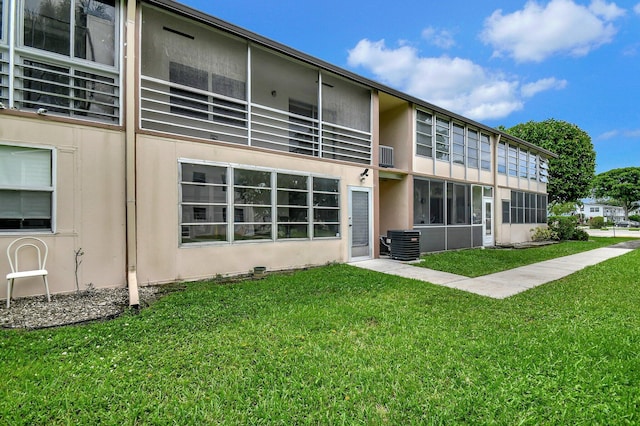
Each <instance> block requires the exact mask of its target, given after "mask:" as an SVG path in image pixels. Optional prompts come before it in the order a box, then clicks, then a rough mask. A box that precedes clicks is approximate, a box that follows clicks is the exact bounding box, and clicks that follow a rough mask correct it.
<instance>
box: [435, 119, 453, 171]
mask: <svg viewBox="0 0 640 426" xmlns="http://www.w3.org/2000/svg"><path fill="white" fill-rule="evenodd" d="M449 137H450V136H449V121H448V120H445V119H444V118H440V117H437V118H436V158H437V159H438V160H444V161H449V155H450V154H449V150H450V140H449Z"/></svg>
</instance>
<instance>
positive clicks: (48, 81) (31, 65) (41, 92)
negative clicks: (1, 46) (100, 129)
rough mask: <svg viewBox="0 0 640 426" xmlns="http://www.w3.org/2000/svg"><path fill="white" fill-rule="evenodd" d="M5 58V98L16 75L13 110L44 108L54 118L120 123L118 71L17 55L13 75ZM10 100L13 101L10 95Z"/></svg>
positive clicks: (3, 72) (3, 64)
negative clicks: (64, 116)
mask: <svg viewBox="0 0 640 426" xmlns="http://www.w3.org/2000/svg"><path fill="white" fill-rule="evenodd" d="M2 56H3V58H2V63H1V64H0V65H1V67H2V74H1V75H0V78H1V79H2V89H1V90H2V97H3V98H5V93H4V92H5V87H7V88H8V82H7V83H5V80H8V79H9V78H11V75H9V74H12V75H13V79H14V88H13V90H14V99H13V103H14V105H11V106H12V107H15V108H18V109H34V110H39V109H43V110H46V111H47V113H48V114H49V113H51V114H53V115H66V116H71V117H74V118H80V119H86V120H92V121H100V122H108V123H119V121H120V89H119V81H118V74H117V72H109V71H104V70H102V69H100V70H99V69H95V68H91V67H86V66H83V65H80V64H78V63H75V62H73V61H64V60H53V59H51V58H48V57H42V58H41V57H40V56H38V55H35V54H30V53H22V54H20V55H19V56H18V55H16V58H15V63H14V66H13V72H12V73H10V72H9V64H8V61H7V60H6V59H5V58H4V56H5V54H4V53H3V54H2ZM6 91H7V92H8V89H7V90H6ZM6 98H7V99H8V98H9V96H8V94H7V95H6Z"/></svg>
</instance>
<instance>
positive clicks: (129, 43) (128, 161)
mask: <svg viewBox="0 0 640 426" xmlns="http://www.w3.org/2000/svg"><path fill="white" fill-rule="evenodd" d="M126 4H127V10H126V14H127V15H126V24H125V35H124V37H125V38H124V41H125V43H124V49H125V55H124V65H125V67H124V70H125V76H124V78H125V85H124V86H121V87H125V167H126V170H125V173H126V176H125V180H126V182H125V185H126V189H125V191H126V239H127V242H126V244H127V253H126V256H127V287H128V288H129V306H132V307H138V306H139V305H140V297H139V294H138V276H137V253H138V252H137V238H136V235H137V226H136V132H135V128H136V98H135V94H136V90H135V88H136V86H137V85H136V84H135V82H136V4H137V2H135V1H128V2H126Z"/></svg>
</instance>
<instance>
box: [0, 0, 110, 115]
mask: <svg viewBox="0 0 640 426" xmlns="http://www.w3.org/2000/svg"><path fill="white" fill-rule="evenodd" d="M8 3H9V2H6V1H2V2H0V11H2V26H1V27H0V100H1V101H2V102H3V103H4V105H5V107H11V108H16V109H33V110H44V111H46V113H48V114H55V115H65V116H72V117H75V118H81V119H87V120H91V121H100V122H107V123H118V122H119V120H120V93H119V92H120V81H119V59H118V55H119V49H118V45H119V34H120V26H119V22H118V21H119V15H120V11H119V4H120V3H119V2H116V1H115V0H91V1H87V0H23V1H17V2H16V5H17V6H16V9H17V13H15V14H14V15H9V14H8V10H7V9H8ZM13 20H19V22H10V21H13ZM10 23H11V24H12V25H9V24H10ZM8 28H16V29H17V31H16V34H15V37H13V38H10V37H8ZM10 39H11V40H13V41H12V46H10V45H9V44H8V41H9V40H10ZM12 49H13V50H12ZM10 51H11V52H12V55H9V52H10ZM10 81H13V82H14V87H15V91H14V95H15V96H13V97H10V96H9V90H8V88H9V86H10V84H9V82H10ZM10 102H11V103H10Z"/></svg>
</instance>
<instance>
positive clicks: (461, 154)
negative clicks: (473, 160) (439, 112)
mask: <svg viewBox="0 0 640 426" xmlns="http://www.w3.org/2000/svg"><path fill="white" fill-rule="evenodd" d="M450 128H451V135H452V138H451V148H450V149H451V163H453V164H459V165H461V166H464V165H465V164H466V160H467V158H466V154H467V152H466V151H467V149H466V146H467V132H466V126H465V125H464V124H460V123H456V122H453V124H452V125H451V126H450Z"/></svg>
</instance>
